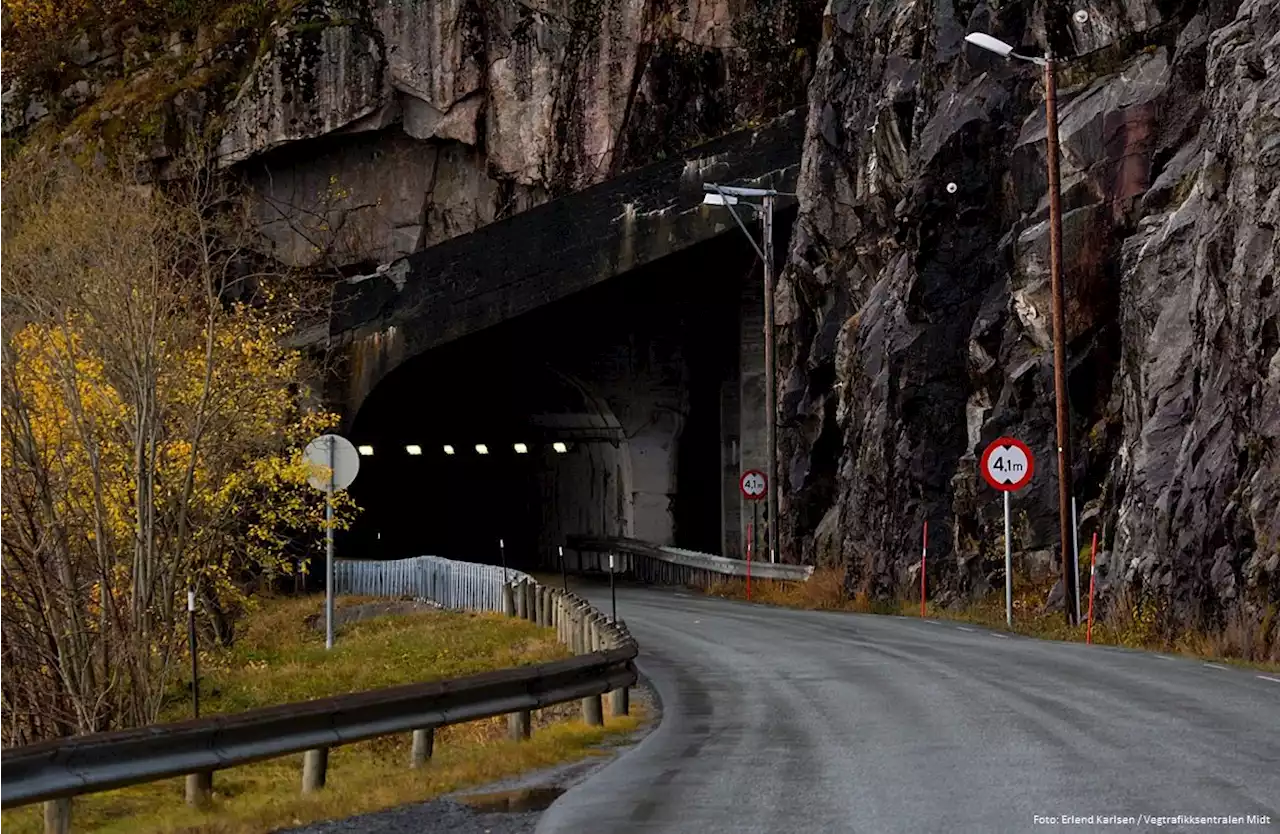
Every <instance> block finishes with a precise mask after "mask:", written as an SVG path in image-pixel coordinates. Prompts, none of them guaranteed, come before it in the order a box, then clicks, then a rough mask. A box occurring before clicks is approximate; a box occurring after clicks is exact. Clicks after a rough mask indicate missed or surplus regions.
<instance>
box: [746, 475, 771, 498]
mask: <svg viewBox="0 0 1280 834" xmlns="http://www.w3.org/2000/svg"><path fill="white" fill-rule="evenodd" d="M768 485H769V482H768V479H766V478H765V476H764V473H763V472H761V471H759V470H757V469H750V470H748V471H746V472H743V473H742V481H741V483H740V486H741V488H742V494H743V495H745V496H746V497H747V498H759V497H761V496H762V495H764V493H765V490H766V489H767V488H768Z"/></svg>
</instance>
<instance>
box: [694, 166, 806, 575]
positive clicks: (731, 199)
mask: <svg viewBox="0 0 1280 834" xmlns="http://www.w3.org/2000/svg"><path fill="white" fill-rule="evenodd" d="M703 188H704V189H705V190H706V192H707V195H706V197H705V198H703V202H704V203H705V204H707V205H713V206H724V207H725V208H727V209H729V213H730V214H732V215H733V219H734V220H735V221H737V224H738V228H740V229H742V233H743V234H744V235H746V236H747V240H749V241H750V242H751V247H752V248H753V249H755V250H756V254H757V255H759V256H760V260H761V262H763V263H764V400H765V455H766V456H767V457H768V458H769V461H768V464H767V467H766V470H765V471H766V472H767V474H768V476H769V484H768V500H769V509H768V517H767V519H766V521H767V523H768V525H769V561H770V562H776V561H778V557H779V556H780V555H781V550H780V548H779V546H778V538H779V536H778V534H779V527H780V526H781V525H780V524H779V520H778V516H779V512H778V369H777V359H776V355H775V352H774V326H775V322H774V311H773V296H774V280H773V201H774V198H775V197H794V196H795V195H794V194H789V193H786V192H782V191H774V190H773V189H771V188H736V187H731V186H727V185H723V186H722V185H717V184H716V183H705V184H704V185H703ZM744 197H760V198H762V203H761V204H760V205H756V204H755V203H751V202H747V203H746V205H749V206H751V207H752V208H754V209H756V210H757V211H759V212H760V225H761V236H762V238H763V240H762V241H761V242H762V243H763V244H764V248H763V249H762V248H761V247H760V246H759V245H757V244H756V240H755V238H754V237H752V235H751V232H749V231H747V227H746V225H745V224H744V223H743V222H742V218H740V217H739V216H738V213H737V212H736V211H734V209H733V207H734V206H735V205H737V204H738V203H740V202H743V199H742V198H744Z"/></svg>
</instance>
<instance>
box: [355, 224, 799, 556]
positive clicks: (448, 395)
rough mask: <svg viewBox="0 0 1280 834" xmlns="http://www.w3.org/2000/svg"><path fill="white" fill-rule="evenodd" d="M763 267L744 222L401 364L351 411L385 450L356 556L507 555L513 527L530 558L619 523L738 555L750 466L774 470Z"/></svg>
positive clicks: (520, 549)
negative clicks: (760, 311) (762, 390)
mask: <svg viewBox="0 0 1280 834" xmlns="http://www.w3.org/2000/svg"><path fill="white" fill-rule="evenodd" d="M780 248H781V249H782V250H783V251H785V247H780ZM759 279H760V270H759V264H758V263H756V262H755V259H754V257H753V254H752V250H751V249H750V246H749V245H748V244H747V242H746V241H745V239H743V238H742V236H741V232H738V231H736V230H735V234H731V235H723V236H721V237H719V238H716V239H714V240H713V241H710V242H708V243H704V244H700V245H698V246H695V247H692V248H691V249H689V250H686V251H685V252H683V253H681V254H679V255H676V256H671V257H669V258H666V259H663V260H661V261H659V262H657V263H655V264H653V265H650V266H647V267H644V268H642V269H638V270H634V271H633V272H631V273H627V274H625V275H623V276H620V277H618V278H615V279H613V280H611V281H610V282H608V283H607V284H604V285H601V286H598V287H595V288H592V289H590V290H587V291H584V292H581V293H578V294H575V295H574V296H571V297H569V298H566V299H563V300H561V301H557V302H555V303H552V304H548V305H545V306H544V307H543V308H541V309H539V310H537V311H534V312H533V313H530V314H527V315H525V316H521V317H519V318H517V319H515V320H512V321H510V322H507V323H504V324H502V325H500V326H497V327H493V328H490V329H489V330H486V331H484V332H482V333H479V334H475V335H472V336H468V337H466V338H464V339H461V340H458V341H456V342H453V343H450V344H447V345H444V346H441V347H438V348H435V349H433V350H430V351H428V352H426V353H424V354H421V355H419V356H416V357H410V358H407V359H405V360H404V361H402V362H401V363H400V364H399V365H398V367H396V368H395V369H394V370H393V371H391V372H390V373H389V374H387V376H386V377H385V378H383V380H382V381H381V382H380V383H379V384H378V385H377V386H376V387H375V388H374V390H373V391H372V392H371V393H370V395H369V396H368V397H367V398H366V400H365V402H364V403H362V404H361V405H360V408H359V411H358V413H357V414H356V416H355V418H354V419H353V420H351V421H350V422H349V423H348V428H347V434H348V436H349V437H350V438H351V439H352V440H353V441H354V442H356V443H358V444H368V445H371V446H373V447H374V454H373V455H372V456H371V457H366V458H364V459H363V461H362V470H361V474H360V477H359V479H358V480H357V482H356V484H355V485H353V487H352V493H353V496H354V497H355V498H356V500H357V502H358V503H360V504H361V506H362V507H364V508H365V509H364V512H363V513H362V516H361V518H360V519H359V521H358V522H357V524H356V526H355V527H354V528H353V530H351V531H349V532H348V533H345V534H344V535H343V536H342V537H341V538H340V541H339V544H340V547H341V548H342V554H343V555H344V556H347V557H351V558H358V557H364V558H398V557H404V556H413V555H419V554H422V553H434V554H436V555H441V556H450V557H454V558H464V559H471V560H475V561H483V562H497V561H498V558H499V551H498V539H499V538H502V539H504V540H505V543H506V546H507V547H506V552H507V557H508V561H509V563H510V564H511V565H512V566H513V567H516V566H534V565H536V564H538V563H542V564H549V563H551V562H550V557H551V556H552V555H553V554H554V553H555V550H556V547H557V546H559V545H560V544H563V542H564V541H565V539H566V537H567V536H570V535H607V536H630V537H635V538H641V539H645V540H648V541H653V542H656V543H662V544H675V545H678V546H683V547H690V548H695V549H698V550H703V551H707V552H719V553H724V554H725V555H733V556H738V555H740V554H741V541H742V539H741V530H742V527H743V526H744V524H745V521H744V519H745V517H746V516H748V515H749V513H743V512H742V511H741V506H740V504H741V501H740V498H739V496H738V492H737V481H738V475H739V471H740V466H744V465H747V464H748V463H749V464H751V465H754V466H759V467H761V468H763V459H762V458H761V459H760V460H758V461H757V460H755V458H756V457H758V455H757V454H756V452H754V451H752V450H755V449H757V448H758V450H760V451H762V449H763V436H762V435H761V437H760V438H748V439H747V440H746V442H745V443H744V442H742V437H741V428H742V427H743V426H746V427H747V429H748V431H749V432H754V433H761V432H762V428H763V415H762V414H761V415H750V414H744V413H743V411H742V410H743V409H744V408H746V409H757V410H758V409H759V407H760V405H761V402H760V398H759V396H758V394H755V393H753V392H754V387H760V386H759V385H758V384H757V383H759V382H760V380H759V369H760V366H761V364H762V363H761V361H760V359H759V358H758V357H755V356H754V353H753V351H752V348H751V344H750V342H751V337H750V334H747V336H748V338H747V339H746V340H745V342H744V338H743V337H744V334H743V328H744V326H745V327H747V328H748V330H750V329H753V328H754V329H758V327H759V319H758V317H756V318H753V313H752V311H753V309H754V308H755V307H758V306H759V303H760V299H761V296H760V290H759ZM753 305H754V306H753ZM754 339H755V343H756V344H758V342H759V336H758V334H757V335H756V336H755V337H754ZM744 351H745V353H744ZM755 352H758V351H755ZM744 364H745V365H746V367H747V369H748V370H747V372H746V373H745V374H744V373H743V370H742V366H743V365H744ZM753 386H754V387H753ZM479 443H483V444H485V445H486V446H487V447H488V452H489V453H488V454H487V455H480V454H478V453H477V452H476V450H475V446H476V444H479ZM517 443H522V444H525V446H526V448H527V451H526V452H525V453H523V454H521V453H517V452H516V451H515V444H517ZM556 443H562V444H564V445H563V447H559V448H562V449H563V451H557V448H558V447H556V446H555V445H554V444H556ZM410 444H414V445H417V446H420V447H421V450H422V452H421V454H419V455H410V454H408V453H407V452H406V446H408V445H410ZM446 444H448V445H450V446H452V447H453V454H445V450H444V446H445V445H446Z"/></svg>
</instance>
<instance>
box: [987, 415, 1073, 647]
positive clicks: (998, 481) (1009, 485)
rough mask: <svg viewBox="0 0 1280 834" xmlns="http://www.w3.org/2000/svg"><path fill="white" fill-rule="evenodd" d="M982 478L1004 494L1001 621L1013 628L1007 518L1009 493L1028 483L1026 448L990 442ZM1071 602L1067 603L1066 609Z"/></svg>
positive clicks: (1030, 465)
mask: <svg viewBox="0 0 1280 834" xmlns="http://www.w3.org/2000/svg"><path fill="white" fill-rule="evenodd" d="M980 470H981V472H982V477H983V478H985V479H986V481H987V483H988V484H990V485H991V486H992V488H994V489H998V490H1000V491H1001V492H1003V493H1004V618H1005V623H1006V624H1007V625H1009V626H1010V627H1012V626H1013V530H1012V528H1013V525H1012V523H1011V519H1010V516H1009V493H1011V492H1017V491H1018V490H1020V489H1022V488H1023V487H1024V486H1026V485H1027V484H1029V483H1031V474H1032V472H1034V471H1035V458H1034V457H1033V456H1032V454H1031V450H1030V449H1028V448H1027V444H1025V443H1023V442H1022V441H1021V440H1015V439H1014V438H1012V437H1001V438H997V439H996V440H993V441H992V442H991V445H989V446H987V449H986V451H985V452H983V453H982V463H981V464H980ZM1069 604H1070V602H1068V605H1069Z"/></svg>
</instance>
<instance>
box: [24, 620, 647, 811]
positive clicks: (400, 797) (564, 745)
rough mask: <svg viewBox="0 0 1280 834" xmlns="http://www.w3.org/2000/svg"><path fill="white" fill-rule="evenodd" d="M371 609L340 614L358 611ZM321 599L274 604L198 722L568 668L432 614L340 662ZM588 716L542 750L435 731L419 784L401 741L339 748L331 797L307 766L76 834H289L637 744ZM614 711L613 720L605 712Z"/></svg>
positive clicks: (205, 675) (567, 718)
mask: <svg viewBox="0 0 1280 834" xmlns="http://www.w3.org/2000/svg"><path fill="white" fill-rule="evenodd" d="M361 601H363V600H342V601H341V603H342V604H346V605H351V604H356V603H358V602H361ZM322 605H323V600H322V598H318V597H306V598H300V599H283V600H269V601H266V602H265V603H264V604H263V605H262V606H261V608H260V609H259V610H257V611H255V612H254V613H252V614H251V615H250V616H249V619H248V621H247V622H246V623H244V624H243V626H242V629H241V633H240V635H239V639H238V640H237V645H236V646H235V648H233V649H230V650H227V651H221V652H211V653H208V654H207V655H205V656H204V657H203V658H202V663H203V664H204V665H203V666H202V669H201V714H202V715H209V714H213V713H226V712H238V711H241V710H245V709H250V708H253V707H259V706H268V705H272V704H280V703H288V702H292V701H298V700H305V699H307V698H315V697H322V696H326V695H335V694H340V693H344V692H351V691H360V690H365V689H374V688H379V687H384V686H393V685H396V684H402V683H411V682H416V681H423V680H432V679H438V678H445V677H457V676H461V675H467V674H473V673H476V672H482V671H487V670H492V669H499V668H505V667H509V666H516V665H525V664H531V663H540V662H543V661H546V660H552V659H555V658H558V657H565V656H567V655H568V653H567V651H566V650H565V649H564V647H562V646H560V645H559V644H558V643H556V641H555V633H554V631H552V630H551V629H542V628H538V627H536V626H534V625H532V624H530V623H528V622H524V621H521V620H512V619H507V618H504V617H501V616H497V615H489V614H471V613H463V612H452V611H426V612H422V613H414V614H407V615H399V616H388V617H378V618H375V619H370V620H366V621H363V622H359V623H352V624H350V625H348V626H345V627H342V628H340V629H339V630H338V631H337V634H336V635H335V638H336V639H335V645H334V648H333V650H332V651H326V650H325V648H324V634H323V632H322V631H318V630H316V629H313V628H310V627H308V625H307V623H306V621H307V619H308V618H309V617H314V616H315V615H317V614H318V613H320V612H321V610H322ZM189 711H190V702H189V696H188V694H187V693H186V692H185V691H183V690H182V689H181V688H175V690H174V692H173V693H172V697H171V699H170V701H169V703H167V704H166V706H165V709H164V715H163V719H165V720H175V719H179V718H187V717H189V714H190V713H189ZM577 711H578V704H577V703H576V702H575V703H572V704H565V705H561V706H558V707H551V708H548V709H545V710H540V711H537V712H535V713H534V722H533V723H534V730H533V734H532V738H531V739H530V740H528V741H525V742H513V741H511V740H509V739H508V738H507V737H506V718H505V716H499V717H497V718H490V719H484V720H482V721H472V722H469V723H467V724H459V725H454V726H449V727H442V728H440V729H439V730H437V731H436V740H435V750H434V756H433V758H432V760H431V762H430V763H429V764H428V765H427V767H425V768H423V769H421V770H410V769H409V768H408V767H407V762H408V759H409V736H408V734H407V733H406V734H401V735H397V736H388V737H384V738H380V739H374V740H371V741H367V742H362V743H359V744H353V745H349V746H344V747H338V748H335V749H334V750H332V751H331V752H330V756H329V771H328V779H327V785H326V787H325V789H324V790H323V791H320V792H318V793H316V794H312V795H309V796H303V795H302V794H301V792H300V787H301V774H302V756H301V755H300V754H299V755H293V756H286V757H283V758H280V759H274V760H271V761H266V762H259V763H257V764H253V765H246V766H244V767H238V768H232V769H230V770H225V771H219V772H218V773H216V774H215V775H214V797H213V801H212V803H211V805H210V806H209V807H208V808H207V809H204V810H198V809H194V808H189V807H187V806H186V805H185V803H184V801H183V780H182V779H168V780H165V781H162V782H154V783H151V784H147V785H137V786H134V787H131V788H125V789H121V790H117V791H110V792H107V793H101V794H93V795H88V796H83V797H77V798H76V799H75V801H74V804H73V810H72V828H73V830H75V831H97V832H111V833H115V834H126V832H130V834H132V832H218V834H249V832H267V831H272V830H274V829H276V828H279V827H286V826H291V825H301V824H305V823H309V822H314V821H317V820H323V819H332V818H338V817H345V816H350V815H353V814H358V813H365V812H368V811H376V810H379V809H383V808H388V807H393V806H395V805H401V804H404V803H407V802H417V801H423V800H426V799H430V798H432V797H435V796H439V795H441V794H444V793H448V792H450V791H454V790H457V789H460V788H464V787H469V786H473V785H479V784H484V783H486V782H489V781H492V780H495V779H501V778H505V777H509V776H513V775H516V774H519V773H521V772H524V771H527V770H530V769H535V768H541V767H546V766H549V765H553V764H556V763H559V762H564V761H570V760H573V759H579V758H583V757H587V756H591V755H599V754H600V752H601V751H600V750H599V749H598V745H599V744H600V743H601V742H603V741H605V740H607V739H608V738H610V737H613V736H617V735H620V734H624V733H629V732H631V731H633V730H635V729H636V728H637V727H638V726H639V724H640V721H641V719H642V717H643V715H642V710H638V709H637V707H636V705H635V703H634V700H633V704H632V715H631V716H628V717H625V718H618V719H609V720H608V723H607V724H606V725H605V726H604V727H589V726H587V725H585V724H583V723H582V722H581V721H579V720H577V719H576V715H577ZM607 711H608V710H606V712H607ZM0 824H2V825H3V828H4V830H5V832H6V834H26V833H27V832H30V834H36V832H40V831H42V830H43V818H42V811H41V807H40V806H38V805H36V806H29V807H26V808H19V809H15V810H13V811H8V812H5V813H4V814H3V815H0Z"/></svg>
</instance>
